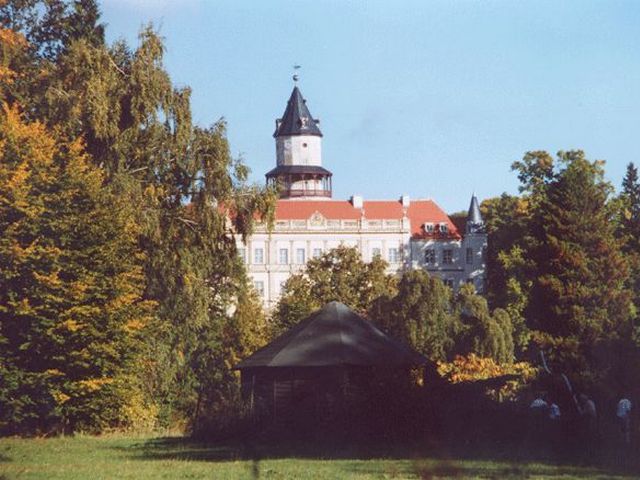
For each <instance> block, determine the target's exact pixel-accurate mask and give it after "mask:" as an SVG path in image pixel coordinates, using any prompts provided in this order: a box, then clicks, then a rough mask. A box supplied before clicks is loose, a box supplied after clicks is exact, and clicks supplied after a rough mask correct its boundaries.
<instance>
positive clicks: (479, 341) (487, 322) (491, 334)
mask: <svg viewBox="0 0 640 480" xmlns="http://www.w3.org/2000/svg"><path fill="white" fill-rule="evenodd" d="M455 308H456V312H457V314H458V315H459V319H460V322H461V328H460V333H459V334H458V339H457V341H456V353H458V354H463V355H464V354H468V353H475V354H476V355H478V356H480V357H483V358H492V359H494V360H495V361H497V362H498V363H510V362H512V361H513V352H514V345H513V326H512V325H511V319H510V318H509V314H508V313H507V312H506V311H505V310H502V309H496V310H494V312H493V315H491V313H490V311H489V306H488V304H487V300H486V299H485V298H483V297H481V296H480V295H477V294H476V293H475V290H474V288H473V286H472V285H469V284H467V285H463V286H462V287H460V290H459V291H458V294H457V295H456V298H455Z"/></svg>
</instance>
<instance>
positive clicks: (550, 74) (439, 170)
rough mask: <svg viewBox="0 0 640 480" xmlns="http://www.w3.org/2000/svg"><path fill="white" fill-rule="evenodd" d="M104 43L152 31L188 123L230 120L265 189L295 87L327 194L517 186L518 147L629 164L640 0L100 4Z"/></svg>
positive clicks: (449, 205)
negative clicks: (186, 100) (296, 74)
mask: <svg viewBox="0 0 640 480" xmlns="http://www.w3.org/2000/svg"><path fill="white" fill-rule="evenodd" d="M102 10H103V21H104V22H105V23H107V25H108V27H107V35H108V38H109V40H114V39H116V38H125V39H127V40H128V41H129V42H130V43H131V44H132V45H135V44H137V32H138V31H139V30H140V27H141V26H142V25H143V24H146V23H147V22H153V23H154V25H155V26H156V27H157V28H158V29H159V31H160V34H161V35H162V36H163V37H164V38H165V41H166V47H167V53H166V66H167V68H168V70H169V72H170V74H171V76H172V78H173V80H174V82H175V83H176V84H178V85H189V86H190V87H191V88H192V89H193V96H192V104H193V111H194V119H195V121H196V122H198V123H199V124H201V125H208V124H211V123H212V122H214V121H216V120H217V119H219V118H220V117H224V118H225V119H226V120H227V122H228V129H229V140H230V143H231V148H232V151H233V153H234V155H242V157H243V158H244V160H245V162H246V163H247V164H248V165H249V166H250V167H251V169H252V177H251V178H252V180H254V181H256V182H259V183H263V182H264V173H266V172H267V171H268V170H269V169H271V168H272V167H273V166H274V165H275V144H274V140H273V138H272V136H271V135H272V133H273V129H274V121H275V118H276V117H279V116H280V115H282V113H283V111H284V108H285V104H286V100H287V98H288V96H289V94H290V92H291V89H292V87H293V82H292V80H291V74H292V65H293V64H294V63H299V64H300V65H302V70H301V73H300V75H301V81H300V88H301V90H302V93H303V95H304V96H305V97H306V99H307V105H308V106H309V108H310V110H311V113H312V114H313V115H314V116H315V117H316V118H320V120H321V124H320V127H321V129H322V132H323V134H324V139H323V163H324V166H325V167H326V168H328V169H329V170H331V171H332V172H333V174H334V176H333V188H334V198H348V197H349V196H350V195H352V194H361V195H363V196H364V197H365V198H368V199H389V198H396V197H399V196H400V195H401V194H403V193H406V194H409V195H411V197H412V198H432V199H434V200H435V201H436V202H437V203H439V204H440V205H441V206H442V207H443V208H444V209H445V210H447V211H449V212H452V211H457V210H461V209H466V208H467V206H468V204H469V198H470V196H471V193H472V192H474V191H475V193H476V194H477V195H478V196H479V197H480V198H487V197H491V196H496V195H499V194H500V193H502V192H504V191H506V192H509V193H516V192H517V187H518V183H517V179H516V176H515V175H514V174H513V172H511V171H510V165H511V163H512V162H513V161H515V160H517V159H520V158H521V157H522V155H523V154H524V153H525V152H526V151H528V150H547V151H550V152H553V153H555V152H556V151H558V150H560V149H563V150H568V149H573V148H581V149H583V150H585V151H586V153H587V156H588V157H589V158H592V159H604V160H606V161H607V177H608V179H609V180H611V181H612V182H613V183H614V185H615V186H616V188H618V187H619V185H620V182H621V180H622V177H623V175H624V170H625V167H626V164H627V163H628V162H630V161H634V162H635V163H636V164H638V163H640V154H639V149H638V147H637V140H638V139H639V138H640V2H637V1H626V2H625V1H615V0H609V1H606V2H605V1H588V0H575V1H569V0H565V1H562V2H558V1H511V0H504V1H490V0H486V1H479V0H475V1H471V0H468V1H464V0H442V1H406V2H400V1H385V2H382V1H374V0H368V1H352V2H346V1H337V0H336V1H320V0H313V1H306V0H299V1H254V2H242V1H213V0H210V1H209V0H104V1H103V3H102Z"/></svg>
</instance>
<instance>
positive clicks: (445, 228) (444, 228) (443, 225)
mask: <svg viewBox="0 0 640 480" xmlns="http://www.w3.org/2000/svg"><path fill="white" fill-rule="evenodd" d="M447 232H449V226H448V225H447V224H446V223H441V224H440V233H447Z"/></svg>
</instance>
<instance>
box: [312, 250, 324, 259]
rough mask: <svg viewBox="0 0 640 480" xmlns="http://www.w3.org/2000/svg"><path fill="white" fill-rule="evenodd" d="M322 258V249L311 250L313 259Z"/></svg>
mask: <svg viewBox="0 0 640 480" xmlns="http://www.w3.org/2000/svg"><path fill="white" fill-rule="evenodd" d="M321 256H322V249H321V248H314V249H313V258H320V257H321Z"/></svg>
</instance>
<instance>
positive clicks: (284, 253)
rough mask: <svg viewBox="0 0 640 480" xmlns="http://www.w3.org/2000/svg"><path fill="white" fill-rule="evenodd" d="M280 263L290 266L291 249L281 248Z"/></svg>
mask: <svg viewBox="0 0 640 480" xmlns="http://www.w3.org/2000/svg"><path fill="white" fill-rule="evenodd" d="M278 263H279V264H280V265H288V264H289V249H288V248H281V249H280V253H279V255H278Z"/></svg>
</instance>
